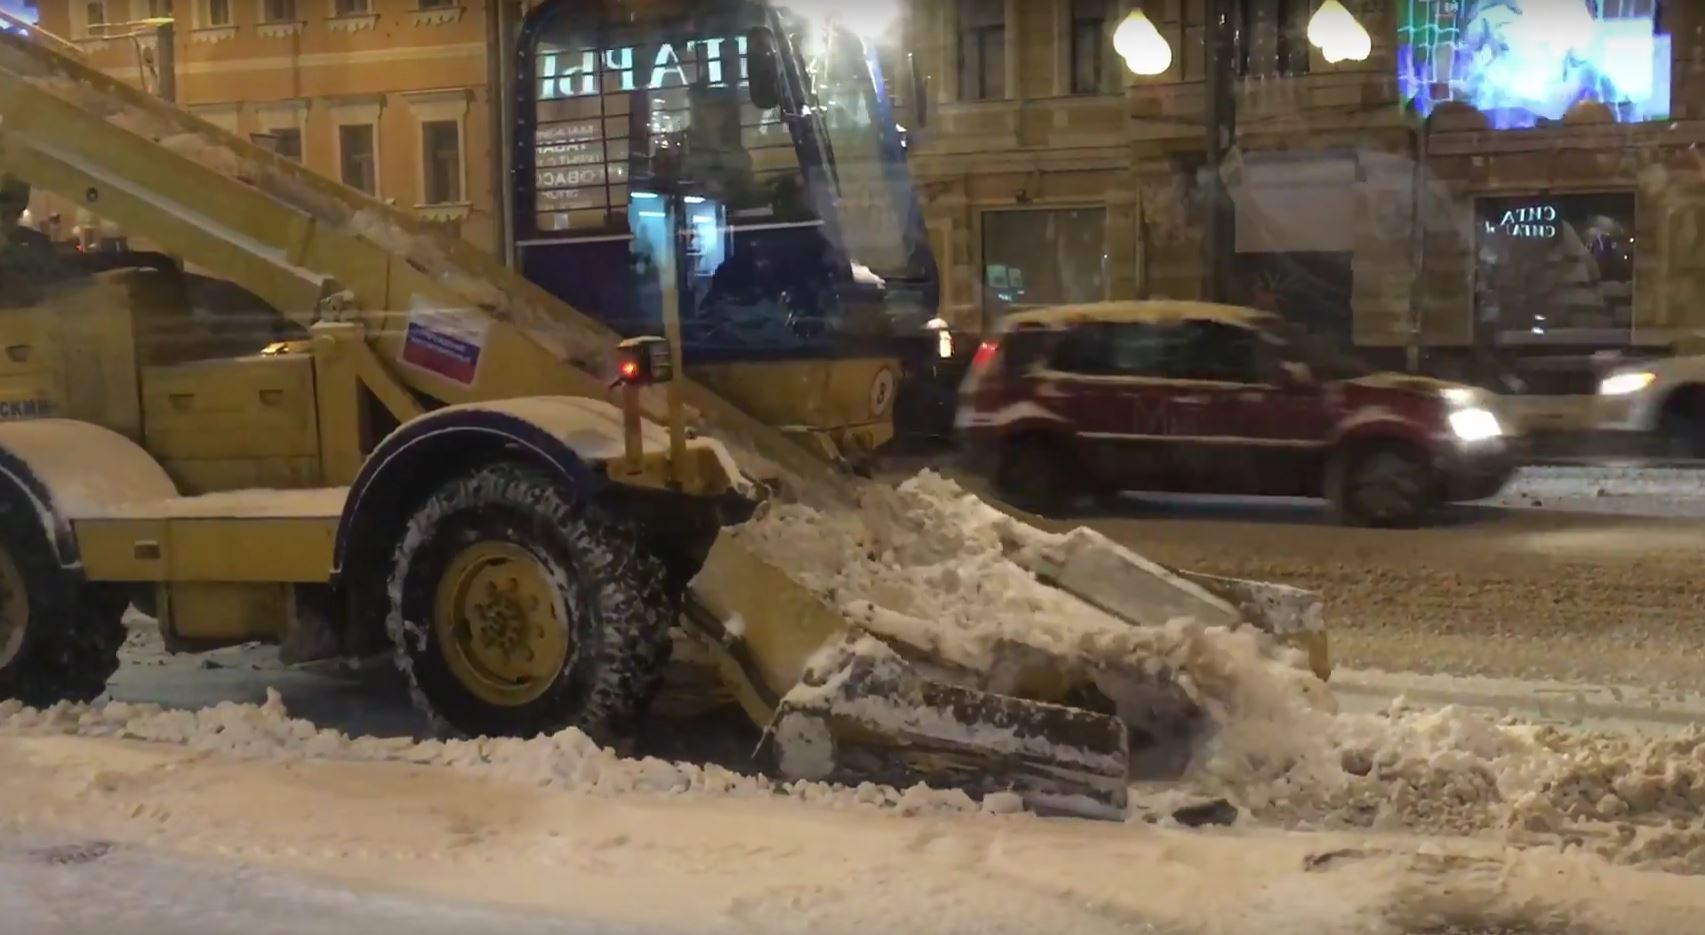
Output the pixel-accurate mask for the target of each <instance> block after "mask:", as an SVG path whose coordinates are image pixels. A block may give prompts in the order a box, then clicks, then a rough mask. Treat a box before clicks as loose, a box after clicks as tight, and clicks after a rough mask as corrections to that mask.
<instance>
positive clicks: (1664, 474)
mask: <svg viewBox="0 0 1705 935" xmlns="http://www.w3.org/2000/svg"><path fill="white" fill-rule="evenodd" d="M1493 502H1495V503H1497V504H1498V505H1500V506H1506V507H1517V508H1522V509H1552V510H1571V511H1580V512H1590V513H1620V514H1627V515H1641V516H1672V517H1682V516H1685V517H1694V518H1705V466H1699V467H1648V466H1644V465H1639V464H1628V465H1605V466H1546V467H1527V468H1523V469H1521V470H1520V471H1518V472H1517V473H1516V476H1515V477H1514V478H1512V479H1511V481H1510V484H1509V486H1508V487H1506V488H1505V489H1504V491H1503V492H1502V493H1501V494H1499V496H1498V497H1497V498H1496V499H1495V500H1494V501H1493Z"/></svg>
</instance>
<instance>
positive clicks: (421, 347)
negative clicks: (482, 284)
mask: <svg viewBox="0 0 1705 935" xmlns="http://www.w3.org/2000/svg"><path fill="white" fill-rule="evenodd" d="M489 328H490V322H489V321H487V320H486V318H485V316H483V315H480V314H478V313H472V312H461V311H455V310H449V309H417V310H416V311H414V312H412V313H410V314H409V318H408V326H407V331H406V332H405V333H404V336H403V353H402V359H403V363H406V364H410V365H412V366H415V367H419V368H420V369H422V370H425V371H428V372H430V373H435V374H438V375H439V376H441V377H443V378H444V379H446V380H450V381H453V382H455V383H460V384H462V385H463V386H472V385H473V382H474V377H475V376H477V375H478V373H479V367H480V353H481V351H483V350H484V349H485V337H486V331H487V330H488V329H489Z"/></svg>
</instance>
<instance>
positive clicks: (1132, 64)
mask: <svg viewBox="0 0 1705 935" xmlns="http://www.w3.org/2000/svg"><path fill="white" fill-rule="evenodd" d="M1113 50H1114V51H1116V52H1118V53H1119V57H1120V58H1123V59H1124V60H1125V67H1126V68H1129V69H1130V70H1131V71H1133V72H1135V73H1136V74H1139V75H1158V74H1161V73H1162V72H1164V71H1166V70H1167V69H1168V68H1171V67H1172V46H1170V45H1168V44H1167V42H1166V39H1165V38H1164V37H1163V36H1161V34H1160V30H1158V29H1156V28H1155V26H1154V23H1152V22H1150V21H1149V18H1148V17H1147V16H1144V15H1143V11H1141V10H1133V11H1131V14H1130V15H1129V16H1126V17H1125V19H1124V21H1123V22H1121V23H1120V24H1119V28H1118V29H1116V30H1114V31H1113Z"/></svg>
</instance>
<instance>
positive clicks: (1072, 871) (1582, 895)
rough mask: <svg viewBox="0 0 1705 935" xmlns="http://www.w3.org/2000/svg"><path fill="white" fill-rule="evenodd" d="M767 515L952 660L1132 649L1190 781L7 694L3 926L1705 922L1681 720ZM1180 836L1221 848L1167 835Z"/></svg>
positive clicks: (884, 511)
mask: <svg viewBox="0 0 1705 935" xmlns="http://www.w3.org/2000/svg"><path fill="white" fill-rule="evenodd" d="M758 522H759V526H758V528H756V529H754V530H751V531H750V532H749V534H750V535H752V536H753V537H755V538H760V539H764V540H765V541H768V542H770V543H772V544H774V545H776V546H777V547H783V548H787V549H788V550H789V551H790V554H791V555H792V557H793V558H794V560H795V562H796V564H797V565H798V567H800V568H801V569H802V575H801V577H802V579H804V580H806V581H807V582H808V583H812V584H813V586H814V587H818V588H821V589H824V590H825V591H827V590H833V591H834V592H835V593H836V595H837V598H838V599H839V600H840V601H841V602H842V603H856V602H860V601H865V602H870V603H872V604H874V605H876V606H880V607H884V608H889V609H892V610H894V611H895V612H898V613H902V614H905V615H906V616H907V618H908V619H914V620H918V619H921V620H940V621H942V623H941V626H942V628H943V629H942V634H941V639H942V640H943V642H944V645H945V644H951V646H952V647H954V650H953V651H954V652H955V653H957V654H961V655H962V656H964V657H965V658H967V659H970V658H972V657H974V656H975V654H976V653H977V652H978V650H979V648H980V647H982V646H984V645H986V642H985V641H986V640H988V639H991V638H994V637H998V636H1011V635H1013V634H1015V633H1023V632H1026V631H1025V630H1024V627H1025V625H1026V621H1031V622H1033V624H1034V627H1035V628H1036V629H1034V630H1033V631H1029V635H1030V638H1033V639H1040V640H1045V641H1048V642H1049V643H1050V644H1051V645H1054V646H1056V647H1066V648H1070V649H1072V650H1073V651H1076V652H1080V653H1082V654H1084V655H1085V656H1086V657H1088V658H1090V659H1094V658H1096V657H1097V655H1098V654H1115V655H1117V654H1127V653H1133V652H1140V653H1144V654H1147V655H1148V656H1150V657H1152V660H1153V661H1154V662H1156V663H1157V664H1160V665H1161V666H1162V667H1163V668H1166V669H1170V670H1172V671H1176V672H1179V673H1181V675H1182V679H1183V680H1184V682H1185V683H1186V685H1187V687H1188V689H1189V691H1191V692H1192V693H1193V696H1194V698H1195V699H1196V700H1197V701H1198V702H1199V703H1200V705H1201V706H1202V708H1203V710H1204V711H1206V712H1207V714H1208V717H1209V719H1210V722H1211V730H1209V731H1208V732H1207V733H1206V734H1205V735H1204V737H1203V738H1202V739H1201V740H1200V742H1199V744H1198V746H1197V748H1196V749H1195V751H1194V756H1193V758H1192V761H1191V764H1190V767H1189V769H1188V771H1187V773H1186V774H1185V775H1184V777H1183V778H1182V780H1180V781H1177V782H1167V783H1158V784H1154V785H1152V786H1149V785H1144V786H1140V787H1138V788H1136V789H1134V790H1133V796H1134V799H1133V807H1132V809H1131V815H1130V817H1129V819H1128V820H1127V821H1125V822H1123V823H1112V822H1089V821H1080V820H1069V819H1050V818H1044V817H1038V816H1034V815H1030V814H1026V813H1024V812H1023V810H1022V809H1021V808H1020V807H1019V803H1018V802H1017V801H1016V799H1015V798H1013V797H1010V796H1003V795H996V796H991V797H988V798H986V799H985V800H983V801H981V802H976V801H973V800H972V799H970V798H969V797H967V796H966V795H964V794H963V793H961V792H957V791H951V790H934V789H926V788H922V787H918V788H912V789H894V788H885V787H879V786H875V785H868V784H867V785H863V786H858V787H851V788H849V787H840V786H830V785H822V784H815V783H778V782H775V781H772V780H770V779H767V778H764V777H762V776H755V775H750V774H746V773H742V772H736V771H732V770H729V769H725V768H723V767H721V766H717V765H714V764H701V763H677V762H667V761H664V760H659V759H645V758H639V759H629V758H622V757H619V756H617V755H616V754H615V753H613V752H612V751H609V750H605V749H600V748H599V747H598V746H596V745H595V744H593V743H592V742H591V741H589V740H588V739H587V738H586V737H584V736H582V735H580V734H579V733H577V732H574V731H565V732H563V733H561V734H558V735H556V736H552V737H538V738H534V739H531V740H518V739H473V740H436V739H428V740H417V739H414V738H412V737H408V736H400V737H374V736H357V737H351V736H347V735H345V734H343V733H340V732H338V731H335V730H332V729H329V728H326V727H323V726H320V725H317V724H315V723H313V722H310V721H307V720H301V719H296V718H292V717H291V716H290V714H289V713H288V711H287V710H286V706H285V703H284V701H283V698H282V697H280V696H279V695H278V694H277V693H268V696H267V697H266V699H265V700H264V701H263V702H262V703H260V704H233V703H224V704H218V705H212V706H203V707H198V708H194V709H174V708H163V707H160V706H157V705H153V704H146V703H131V702H118V701H115V702H108V703H105V704H98V705H93V706H79V705H60V706H56V707H54V708H52V709H49V710H45V711H37V710H30V709H25V708H22V707H21V706H19V705H17V704H16V703H4V704H0V764H4V769H0V800H3V801H5V802H7V803H8V808H7V809H5V810H4V827H6V829H7V832H8V834H7V841H8V842H9V843H8V844H7V845H6V846H3V847H0V886H5V887H9V891H10V892H11V893H12V894H13V895H12V896H11V897H8V899H7V904H8V906H9V907H16V908H17V911H18V912H19V913H21V914H20V915H18V916H17V917H18V918H22V919H26V920H31V922H30V925H29V927H28V928H27V929H20V931H22V930H28V931H31V932H56V931H65V932H70V931H91V930H99V931H113V930H121V929H122V930H126V931H147V930H149V929H148V928H147V926H154V927H155V929H156V930H159V931H168V930H171V931H214V930H217V929H213V928H207V927H206V925H205V924H203V927H202V928H199V929H198V928H195V927H193V926H189V925H186V926H182V927H178V928H173V924H174V921H175V920H178V919H180V918H182V917H184V915H185V913H184V911H183V910H184V907H185V906H189V905H194V906H196V907H198V908H205V909H206V910H207V913H206V914H204V915H200V916H196V918H198V919H200V920H202V921H201V922H198V923H197V924H202V923H204V922H205V920H207V919H227V920H241V919H251V918H259V917H261V916H264V915H266V911H265V907H267V906H269V905H275V904H276V902H275V901H277V900H282V899H284V898H286V896H288V898H289V899H292V900H296V902H295V903H293V905H296V906H299V907H301V908H299V909H297V910H294V911H297V912H298V913H303V914H304V915H303V917H302V921H303V922H304V923H306V922H307V916H309V915H316V916H318V917H319V918H321V919H324V920H330V921H331V922H336V923H338V924H349V925H354V924H355V923H356V922H357V921H359V922H360V923H361V924H362V925H364V926H367V928H365V929H364V930H372V931H379V932H384V931H391V930H395V931H402V930H404V929H405V928H407V929H409V930H410V931H417V932H431V931H438V930H446V931H448V930H449V929H446V928H443V925H444V920H458V921H462V922H465V923H466V925H465V927H464V928H462V929H460V930H461V931H485V930H491V931H496V930H503V931H586V930H597V931H659V932H721V931H729V932H736V931H738V932H791V931H806V930H810V931H814V932H841V931H847V932H851V931H861V932H863V931H877V930H922V929H923V928H927V929H928V930H929V931H932V932H1005V931H1012V932H1020V931H1023V932H1035V931H1039V930H1040V931H1061V932H1074V933H1076V932H1102V931H1107V932H1113V931H1121V932H1128V931H1154V932H1162V933H1192V932H1216V933H1219V932H1225V933H1238V932H1251V933H1254V932H1260V933H1270V932H1298V933H1303V932H1308V933H1338V932H1342V933H1358V935H1359V933H1387V932H1389V933H1394V935H1397V933H1444V932H1520V933H1527V932H1535V933H1539V932H1543V933H1548V935H1549V933H1568V935H1575V933H1583V935H1584V933H1597V932H1604V933H1609V932H1618V933H1643V932H1654V933H1656V932H1664V933H1670V932H1677V931H1688V930H1691V928H1690V927H1693V926H1695V925H1696V922H1697V919H1698V917H1699V913H1700V912H1701V911H1705V885H1701V884H1700V883H1699V882H1698V877H1697V876H1695V875H1696V874H1701V873H1705V733H1701V732H1700V731H1699V730H1698V729H1697V728H1695V727H1692V726H1691V725H1682V724H1681V723H1679V722H1681V721H1685V720H1687V719H1686V718H1685V717H1677V718H1676V719H1674V720H1675V721H1676V722H1677V723H1672V724H1669V725H1666V726H1664V727H1663V729H1658V730H1650V729H1642V730H1631V729H1621V727H1622V726H1624V725H1619V724H1616V723H1613V722H1614V721H1615V719H1614V718H1611V719H1607V720H1606V722H1605V727H1604V729H1594V728H1592V727H1589V726H1586V725H1585V724H1584V723H1583V724H1576V723H1568V722H1564V723H1544V724H1540V723H1534V722H1533V721H1531V720H1518V719H1515V718H1509V717H1500V716H1498V715H1496V714H1492V713H1487V712H1485V711H1482V710H1474V709H1471V707H1469V706H1460V705H1448V704H1447V705H1444V706H1442V707H1441V706H1438V705H1437V704H1431V705H1429V706H1421V705H1420V704H1419V703H1414V704H1412V703H1410V702H1409V701H1407V700H1405V697H1404V692H1403V686H1402V685H1399V686H1398V688H1399V691H1398V694H1397V695H1396V696H1394V697H1393V698H1392V699H1389V700H1387V699H1381V698H1380V697H1379V692H1380V687H1379V685H1386V686H1388V687H1389V685H1390V684H1391V679H1390V678H1388V680H1387V682H1385V683H1379V684H1378V685H1375V687H1374V688H1368V687H1367V685H1368V684H1370V682H1369V680H1368V679H1367V678H1363V679H1362V681H1361V682H1360V683H1359V684H1361V685H1362V690H1361V691H1360V693H1359V694H1355V698H1354V699H1353V700H1354V701H1355V702H1356V703H1354V704H1344V705H1342V706H1340V705H1339V704H1338V703H1337V702H1336V701H1335V700H1334V699H1333V698H1332V697H1331V695H1330V694H1329V693H1327V692H1325V691H1323V690H1322V687H1321V686H1320V684H1319V683H1318V682H1316V681H1314V680H1313V679H1312V677H1311V676H1309V675H1307V674H1306V672H1305V670H1304V669H1303V668H1302V667H1301V666H1300V664H1299V660H1298V659H1297V658H1296V657H1295V654H1293V653H1291V652H1289V651H1285V650H1280V649H1278V648H1276V647H1275V646H1274V645H1273V644H1272V643H1271V642H1270V641H1268V640H1266V639H1265V638H1262V637H1259V636H1258V635H1257V634H1255V633H1253V632H1251V631H1249V630H1247V629H1245V630H1240V631H1238V632H1230V631H1226V630H1218V629H1210V628H1203V627H1199V626H1195V625H1193V624H1191V623H1189V622H1187V621H1178V622H1175V623H1173V624H1171V625H1168V626H1166V627H1161V628H1154V630H1153V632H1146V633H1144V634H1142V635H1141V637H1140V639H1135V638H1118V637H1116V636H1115V631H1113V630H1110V629H1108V628H1107V627H1106V622H1105V621H1103V620H1099V619H1096V620H1092V621H1089V622H1087V623H1082V622H1074V621H1073V620H1071V619H1067V618H1066V617H1064V616H1063V615H1064V614H1067V613H1069V612H1071V608H1070V607H1069V606H1068V605H1065V604H1062V603H1061V602H1060V601H1059V598H1058V592H1055V591H1052V590H1051V589H1048V588H1045V587H1043V586H1041V585H1039V584H1037V583H1035V582H1034V581H1033V580H1030V579H1028V578H1026V577H1025V576H1024V575H1020V574H1014V573H1013V572H1012V569H1011V567H1010V563H1005V564H1003V561H1004V560H1003V559H1002V557H1001V553H1000V547H999V545H998V539H999V533H998V530H997V528H996V526H997V524H998V523H999V522H1000V519H999V514H996V513H995V512H994V511H992V510H988V509H987V508H984V507H982V505H981V504H980V503H977V502H976V501H975V500H974V499H971V498H968V497H967V495H965V494H964V493H963V492H962V491H961V490H959V488H957V487H956V486H955V485H953V484H952V483H951V482H948V481H945V480H942V479H940V478H937V477H934V476H931V475H924V476H921V477H919V478H917V479H914V480H913V481H910V482H908V483H906V484H904V485H902V486H901V487H900V489H899V490H898V491H897V492H896V493H895V494H894V499H887V500H883V501H882V502H880V503H879V504H876V505H875V506H872V507H870V508H868V509H867V510H866V511H865V512H864V513H862V514H859V515H857V516H856V517H848V516H836V517H824V516H815V515H812V514H810V512H809V511H805V510H803V508H793V507H790V508H788V509H786V510H781V511H778V512H776V513H775V514H773V515H772V516H769V517H766V518H764V519H761V520H759V521H758ZM947 522H952V523H953V524H955V527H956V531H955V533H954V534H953V535H939V534H938V535H931V534H930V533H931V530H936V531H937V532H939V531H940V529H941V528H942V524H944V523H947ZM766 523H768V524H769V525H767V526H766V525H764V524H766ZM807 532H808V533H809V535H805V534H804V533H807ZM1327 596H1328V600H1329V602H1330V599H1331V595H1330V594H1328V595H1327ZM1074 640H1075V642H1074ZM1105 658H1106V659H1107V660H1108V661H1112V660H1113V658H1114V657H1113V656H1106V657H1105ZM212 674H214V675H217V674H219V673H217V672H214V673H212ZM289 674H290V673H283V672H279V671H278V670H263V671H261V672H259V673H255V674H254V675H255V677H256V678H260V679H263V680H264V679H267V678H271V677H273V676H275V675H276V676H279V677H280V681H283V682H288V681H289V680H288V679H287V678H284V676H286V675H289ZM1352 675H1354V673H1352ZM188 676H189V673H183V677H186V678H187V677H188ZM1391 678H1395V677H1391ZM1374 681H1375V682H1377V680H1374ZM1399 681H1400V680H1399ZM116 684H117V685H118V686H119V689H123V687H124V686H125V684H126V683H125V681H124V679H123V678H122V677H121V679H120V680H119V681H118V682H117V683H116ZM130 684H131V685H133V686H134V685H135V684H136V683H135V682H132V683H130ZM1498 684H1501V683H1490V682H1489V683H1487V684H1486V685H1483V686H1482V687H1483V688H1484V689H1485V690H1486V691H1487V692H1488V693H1492V694H1495V693H1496V692H1495V691H1494V689H1495V688H1496V687H1497V685H1498ZM1426 687H1427V686H1426V684H1423V683H1413V684H1411V685H1410V686H1409V688H1410V689H1413V690H1414V691H1415V693H1416V694H1417V695H1418V696H1419V695H1423V694H1425V691H1424V689H1425V688H1426ZM1435 687H1436V686H1435ZM287 691H293V689H287ZM1446 697H1447V699H1448V694H1447V696H1446ZM1644 726H1645V727H1650V726H1651V725H1644ZM1204 815H1207V816H1212V819H1211V820H1212V821H1213V822H1214V823H1215V824H1214V826H1210V827H1202V828H1195V827H1186V825H1191V824H1195V823H1196V821H1197V820H1198V819H1199V818H1200V817H1201V816H1204ZM239 868H240V869H239ZM209 880H228V881H231V884H232V885H230V886H211V885H209V884H208V882H207V881H209ZM137 881H146V882H147V886H146V887H143V886H140V885H139V884H138V883H137ZM240 881H248V882H246V883H243V882H240ZM139 890H146V891H147V892H148V893H152V894H155V897H154V898H152V899H143V898H138V897H137V893H138V891H139ZM71 892H76V893H77V898H75V899H72V898H71V897H70V896H69V895H68V894H69V893H71ZM159 894H176V895H175V896H173V898H169V899H168V898H163V897H161V896H160V895H159ZM410 907H415V908H418V909H419V910H420V915H419V918H418V923H419V924H414V922H411V919H413V918H414V917H413V916H411V910H410ZM10 911H11V910H10V909H9V912H10ZM90 920H97V921H100V924H98V925H97V924H95V923H94V922H91V921H90ZM233 924H235V923H233ZM434 925H438V926H440V928H433V927H432V926H434ZM241 927H243V928H244V929H245V930H252V931H273V930H276V931H286V930H296V929H288V928H274V929H267V928H264V927H256V926H250V925H248V924H246V923H245V924H243V925H242V926H241ZM321 927H326V926H321ZM331 927H336V925H332V926H331Z"/></svg>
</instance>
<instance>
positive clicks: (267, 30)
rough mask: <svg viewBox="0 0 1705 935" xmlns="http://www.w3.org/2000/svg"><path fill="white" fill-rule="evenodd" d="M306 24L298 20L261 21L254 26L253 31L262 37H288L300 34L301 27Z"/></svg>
mask: <svg viewBox="0 0 1705 935" xmlns="http://www.w3.org/2000/svg"><path fill="white" fill-rule="evenodd" d="M306 25H307V24H306V23H303V22H300V21H298V22H294V23H261V24H260V25H259V26H256V27H255V32H256V33H258V34H259V35H260V37H261V38H263V39H288V38H290V37H291V36H300V35H301V34H302V28H303V27H304V26H306Z"/></svg>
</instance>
